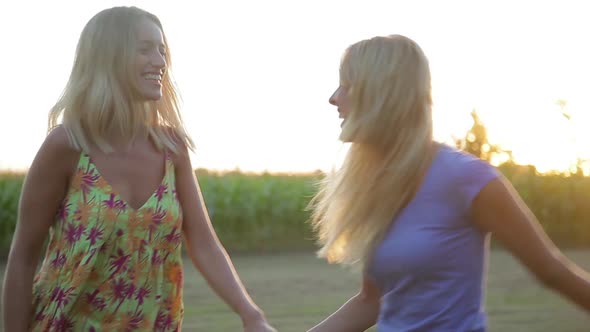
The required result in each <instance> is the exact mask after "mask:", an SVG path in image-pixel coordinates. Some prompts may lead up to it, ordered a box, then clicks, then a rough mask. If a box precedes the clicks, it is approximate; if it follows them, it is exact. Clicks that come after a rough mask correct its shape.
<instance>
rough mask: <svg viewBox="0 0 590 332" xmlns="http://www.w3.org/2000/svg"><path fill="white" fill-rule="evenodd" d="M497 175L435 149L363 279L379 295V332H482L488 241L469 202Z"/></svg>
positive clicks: (465, 157) (471, 158)
mask: <svg viewBox="0 0 590 332" xmlns="http://www.w3.org/2000/svg"><path fill="white" fill-rule="evenodd" d="M498 175H499V173H498V171H497V170H496V169H495V168H494V167H492V166H491V165H490V164H488V163H487V162H485V161H482V160H480V159H478V158H476V157H474V156H472V155H470V154H468V153H465V152H462V151H459V150H457V149H454V148H452V147H450V146H446V145H441V147H440V149H439V150H438V152H437V154H436V157H435V158H434V160H433V162H432V165H431V166H430V169H429V170H428V172H427V174H426V177H425V179H424V181H423V183H422V186H421V187H420V189H419V190H418V192H417V193H416V195H415V197H414V198H413V199H412V200H411V201H410V203H409V204H408V205H407V206H406V207H405V208H404V209H403V210H402V211H401V212H400V214H399V216H398V217H397V218H396V219H395V220H394V222H393V223H392V225H391V227H390V228H389V230H388V231H387V234H386V236H385V238H384V240H383V242H382V243H381V244H380V245H379V246H378V247H377V249H376V251H375V254H374V256H373V259H372V260H371V262H370V265H369V270H368V273H369V275H370V276H371V277H372V278H374V279H375V281H376V283H377V285H378V286H379V288H380V289H381V292H382V294H381V295H382V298H381V309H380V313H379V319H378V322H377V330H378V331H379V332H414V331H416V332H417V331H421V332H424V331H436V332H475V331H477V332H482V331H486V316H485V313H484V303H483V302H484V296H483V294H484V287H485V286H484V275H485V270H486V260H487V251H488V246H489V245H488V243H489V241H487V238H488V236H487V234H485V233H483V232H481V231H480V230H478V229H477V228H476V227H475V226H474V225H473V223H472V222H471V220H470V207H471V202H472V200H473V199H474V197H475V196H476V195H477V193H479V191H480V190H481V189H482V188H483V187H484V186H485V185H486V184H487V183H489V182H490V181H491V180H493V179H494V178H496V177H497V176H498Z"/></svg>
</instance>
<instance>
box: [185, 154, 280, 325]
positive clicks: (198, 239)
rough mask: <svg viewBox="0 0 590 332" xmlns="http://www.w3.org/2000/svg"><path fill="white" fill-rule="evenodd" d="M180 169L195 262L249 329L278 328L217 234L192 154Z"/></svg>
mask: <svg viewBox="0 0 590 332" xmlns="http://www.w3.org/2000/svg"><path fill="white" fill-rule="evenodd" d="M176 170H177V172H176V182H177V185H176V187H177V188H176V190H177V193H178V197H179V200H180V203H181V205H182V210H183V216H184V218H183V219H184V220H183V232H184V235H185V239H186V243H187V251H188V254H189V256H190V258H191V260H192V261H193V264H194V265H195V267H196V268H197V269H198V270H199V271H200V272H201V274H202V275H203V276H204V277H205V279H206V280H207V282H208V283H209V285H210V286H211V288H212V289H213V290H214V291H215V292H216V293H217V294H218V295H219V296H220V297H221V298H222V299H223V300H224V301H225V302H226V303H227V304H228V305H229V306H230V307H231V308H232V309H233V310H234V311H235V312H236V313H237V314H238V315H239V316H240V317H241V319H242V322H243V325H244V329H245V331H257V332H258V331H265V332H266V331H275V330H274V329H273V328H271V327H270V325H268V323H267V322H266V318H265V317H264V313H263V312H262V310H260V309H259V308H258V307H257V306H256V304H255V303H254V301H253V300H252V299H251V298H250V296H249V295H248V293H247V292H246V289H245V288H244V285H243V284H242V282H241V281H240V278H239V277H238V274H237V273H236V271H235V269H234V266H233V264H232V262H231V260H230V258H229V256H228V254H227V252H226V251H225V249H224V248H223V246H222V245H221V243H220V241H219V239H218V237H217V235H216V234H215V230H214V229H213V226H212V225H211V221H210V220H209V216H208V214H207V212H206V208H205V203H204V200H203V196H202V194H201V190H200V188H199V185H198V182H197V180H196V177H195V174H194V171H193V168H192V166H191V162H190V158H189V155H188V153H186V152H185V153H182V154H180V155H179V156H178V157H177V160H176Z"/></svg>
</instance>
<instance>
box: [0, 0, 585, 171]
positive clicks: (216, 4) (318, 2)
mask: <svg viewBox="0 0 590 332" xmlns="http://www.w3.org/2000/svg"><path fill="white" fill-rule="evenodd" d="M583 3H584V2H583V1H568V0H560V1H524V0H523V1H506V0H498V1H477V0H470V1H455V0H449V1H438V0H433V1H397V0H389V1H372V0H363V1H346V0H298V1H293V0H281V1H277V0H275V1H270V0H269V1H262V0H249V1H239V0H232V1H229V0H226V1H223V0H218V1H193V2H191V1H174V0H167V1H147V0H146V1H107V0H103V1H65V0H53V1H8V2H3V3H2V5H1V8H2V10H0V16H1V19H0V31H2V36H3V38H2V40H3V43H4V46H3V48H2V49H3V52H1V53H0V61H1V62H0V63H2V65H3V72H4V74H5V79H4V80H1V81H0V95H1V96H2V101H3V103H2V108H3V109H2V114H3V115H4V116H3V117H2V121H1V122H0V142H1V143H0V170H2V169H9V170H24V169H26V168H27V167H28V166H29V164H30V163H31V161H32V160H33V158H34V156H35V153H36V151H37V149H38V148H39V147H40V145H41V143H42V141H43V139H44V137H45V135H46V126H47V113H48V110H49V109H50V108H51V106H53V104H54V103H55V101H56V100H57V99H58V97H59V95H60V93H61V92H62V89H63V87H64V86H65V83H66V81H67V79H68V75H69V73H70V70H71V66H72V60H73V57H74V51H75V47H76V44H77V42H78V37H79V35H80V32H81V31H82V28H83V27H84V25H85V24H86V22H87V21H88V20H89V19H90V18H91V17H92V16H93V15H94V14H96V13H97V12H98V11H100V10H102V9H105V8H108V7H112V6H118V5H135V6H138V7H141V8H143V9H146V10H148V11H150V12H152V13H154V14H156V15H157V16H158V17H159V18H160V19H161V21H162V24H163V26H164V32H165V34H166V36H167V38H168V40H169V44H170V45H169V46H170V53H171V55H172V68H171V70H172V72H173V74H174V77H175V79H176V83H177V85H178V87H179V90H180V94H181V96H182V99H183V104H182V114H183V117H184V121H185V122H186V126H187V128H188V130H189V133H190V134H191V136H192V137H193V138H194V140H195V141H196V145H197V151H196V153H195V155H194V156H193V166H194V167H195V168H209V169H218V170H232V169H236V168H239V169H240V170H243V171H254V172H260V171H271V172H307V171H313V170H317V169H321V170H329V169H331V168H333V167H335V165H337V163H338V161H339V160H341V157H342V155H343V153H344V152H345V150H346V146H344V145H343V144H342V143H340V142H339V141H338V139H337V138H338V134H339V131H340V120H339V119H338V114H337V111H336V109H335V107H333V106H331V105H330V104H329V103H328V98H329V96H330V95H331V93H332V92H333V91H334V89H336V88H337V84H338V65H339V61H340V57H341V55H342V52H343V51H344V49H345V48H346V47H347V46H348V45H350V44H352V43H354V42H356V41H358V40H361V39H365V38H370V37H373V36H376V35H387V34H403V35H406V36H408V37H410V38H412V39H414V40H415V41H416V42H418V44H420V46H421V47H422V48H423V49H424V52H425V53H426V55H427V57H428V58H429V61H430V66H431V71H432V79H433V81H432V86H433V99H434V110H433V116H434V130H435V138H436V139H437V140H439V141H443V142H450V140H451V139H452V137H453V136H455V137H461V136H463V135H464V133H465V132H466V131H467V130H468V129H469V127H470V125H471V117H470V115H469V114H470V112H471V111H472V110H473V109H476V110H477V111H478V112H479V114H480V116H481V118H482V119H483V121H484V123H485V124H486V125H487V127H488V131H489V136H490V140H491V141H492V142H493V143H498V144H501V145H502V146H503V147H505V148H507V149H511V150H512V151H513V153H514V156H515V159H516V161H517V162H519V163H524V164H535V165H536V166H537V167H538V169H539V170H541V171H550V170H564V169H566V168H568V167H569V165H570V164H571V163H572V162H573V161H574V160H575V158H576V157H577V156H581V157H588V158H590V131H589V130H585V126H586V125H587V124H588V123H590V115H589V113H590V112H589V111H590V102H589V101H588V98H587V95H588V93H589V92H590V82H589V81H588V78H589V77H590V64H589V63H588V59H590V47H588V45H589V42H588V41H589V40H590V39H589V38H588V37H589V34H590V20H588V19H587V17H588V16H589V14H590V10H588V9H586V7H587V6H585V5H583ZM559 99H563V100H566V101H567V106H566V110H567V111H568V112H569V113H570V114H571V121H567V120H566V119H565V117H563V116H562V115H561V113H560V111H559V107H558V106H557V105H556V101H557V100H559Z"/></svg>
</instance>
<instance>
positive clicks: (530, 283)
mask: <svg viewBox="0 0 590 332" xmlns="http://www.w3.org/2000/svg"><path fill="white" fill-rule="evenodd" d="M565 253H566V255H567V256H568V257H570V258H571V259H573V260H574V261H575V262H576V263H578V264H580V265H582V266H584V267H585V268H587V269H590V250H586V251H566V252H565ZM233 260H234V263H235V264H236V268H237V270H238V273H239V274H240V276H241V277H242V279H243V280H244V282H245V284H246V286H247V287H248V289H249V291H250V292H251V294H252V296H253V297H254V299H255V300H256V302H257V303H258V304H259V305H260V306H261V307H262V308H263V309H264V310H265V312H266V314H267V316H268V318H269V320H270V321H271V322H272V324H273V325H274V326H275V327H277V328H278V330H279V331H280V332H303V331H306V330H307V329H308V328H310V327H311V326H313V325H314V324H315V323H317V322H319V321H320V320H322V319H323V318H324V317H325V316H326V315H328V314H330V313H331V312H332V311H333V310H336V309H337V308H338V307H339V306H340V305H341V304H342V303H343V302H344V301H346V300H347V299H348V298H349V297H350V296H352V295H353V294H354V293H355V292H356V290H357V288H358V276H357V275H355V274H354V273H352V272H349V271H346V270H344V269H342V268H340V267H338V266H333V265H328V264H326V263H324V262H323V261H321V260H318V259H316V258H315V257H314V256H313V254H312V253H296V254H295V253H284V254H281V253H279V254H268V255H264V254H257V255H234V256H233ZM185 264H186V265H185V269H186V272H187V273H186V276H185V320H184V327H183V331H189V332H192V331H197V332H198V331H204V332H212V331H214V332H226V331H227V332H236V331H241V330H240V321H239V319H238V317H237V316H236V315H234V314H233V313H231V312H230V310H229V309H228V307H227V306H226V305H225V304H224V303H223V302H221V300H219V299H218V298H217V297H216V296H215V295H214V294H213V292H212V291H211V290H210V289H209V287H208V286H207V284H206V283H205V282H204V280H203V278H202V277H201V276H200V275H199V274H198V272H196V270H195V269H194V268H192V265H191V264H190V262H189V261H186V263H185ZM0 276H2V277H3V268H2V267H0ZM487 311H488V315H489V325H490V332H586V331H588V327H589V326H590V315H588V314H586V313H583V312H582V311H581V310H580V309H578V308H577V307H575V306H573V305H572V304H570V303H569V302H566V300H564V299H562V298H561V297H559V296H558V295H556V294H555V293H553V292H551V291H549V290H547V289H544V288H542V287H541V286H540V285H539V284H538V283H537V282H536V281H535V280H534V279H533V278H531V276H530V275H529V274H528V273H527V272H526V271H525V270H524V269H523V268H522V267H521V265H519V264H518V263H517V262H516V261H515V260H514V259H513V258H512V257H511V256H509V255H507V254H506V253H504V252H503V251H499V250H495V251H493V252H492V255H491V257H490V270H489V278H488V288H487ZM0 326H1V324H0ZM370 331H375V330H374V329H372V330H370Z"/></svg>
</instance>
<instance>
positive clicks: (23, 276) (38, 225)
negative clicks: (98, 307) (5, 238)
mask: <svg viewBox="0 0 590 332" xmlns="http://www.w3.org/2000/svg"><path fill="white" fill-rule="evenodd" d="M74 160H75V153H74V151H73V150H72V149H71V148H70V147H69V146H68V138H67V135H66V133H65V130H64V129H63V128H62V127H58V128H56V129H55V130H53V131H52V132H51V133H50V134H49V135H48V136H47V138H46V139H45V142H44V143H43V145H42V146H41V148H40V149H39V151H38V153H37V155H36V157H35V159H34V161H33V163H32V165H31V167H30V169H29V170H28V172H27V175H26V178H25V181H24V184H23V188H22V192H21V197H20V201H19V207H18V220H17V224H16V230H15V232H14V235H13V238H12V245H11V248H10V253H9V255H8V262H7V265H6V272H5V276H4V286H3V290H4V291H3V295H2V308H3V309H2V315H3V322H4V323H3V324H4V330H5V331H14V332H24V331H27V330H28V327H29V324H30V322H31V319H32V315H33V313H32V312H31V310H32V286H33V277H34V273H35V270H36V268H37V263H38V262H39V258H40V255H41V250H42V249H43V243H44V241H45V238H46V237H47V233H48V230H49V227H50V226H51V224H52V223H53V220H54V218H55V214H56V213H57V210H58V208H59V205H60V204H61V202H62V200H63V198H64V196H65V194H66V190H67V187H68V183H69V178H70V175H71V174H72V172H73V170H74V167H75V166H74V164H75V161H74ZM73 163H74V164H73Z"/></svg>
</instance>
